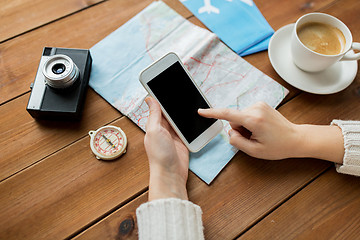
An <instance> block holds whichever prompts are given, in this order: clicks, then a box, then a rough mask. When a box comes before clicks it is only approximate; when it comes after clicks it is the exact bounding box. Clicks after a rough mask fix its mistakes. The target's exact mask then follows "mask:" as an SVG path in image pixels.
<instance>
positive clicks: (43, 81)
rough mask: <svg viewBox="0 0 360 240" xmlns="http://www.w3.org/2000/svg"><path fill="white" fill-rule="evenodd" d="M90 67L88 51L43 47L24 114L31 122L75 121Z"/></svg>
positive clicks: (78, 117) (87, 81)
mask: <svg viewBox="0 0 360 240" xmlns="http://www.w3.org/2000/svg"><path fill="white" fill-rule="evenodd" d="M91 64H92V58H91V55H90V51H89V50H86V49H70V48H54V47H45V48H44V50H43V53H42V57H41V59H40V64H39V68H38V71H37V73H36V77H35V81H34V82H33V83H32V84H31V94H30V98H29V102H28V105H27V107H26V110H27V111H28V112H29V113H30V115H31V116H32V117H34V118H41V119H53V120H79V119H80V118H81V113H82V109H83V105H84V100H85V96H86V90H87V86H88V84H89V78H90V72H91Z"/></svg>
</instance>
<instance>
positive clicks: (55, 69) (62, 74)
mask: <svg viewBox="0 0 360 240" xmlns="http://www.w3.org/2000/svg"><path fill="white" fill-rule="evenodd" d="M42 71H43V74H44V76H45V81H46V84H47V85H49V86H50V87H53V88H67V87H70V86H72V85H73V84H74V83H75V82H76V80H77V79H78V78H79V69H78V67H77V66H76V65H75V63H74V62H73V60H71V58H70V57H68V56H66V55H62V54H58V55H54V56H51V57H50V58H49V59H48V60H47V61H46V62H45V64H44V67H43V69H42Z"/></svg>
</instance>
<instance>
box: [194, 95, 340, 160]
mask: <svg viewBox="0 0 360 240" xmlns="http://www.w3.org/2000/svg"><path fill="white" fill-rule="evenodd" d="M199 114H200V115H201V116H204V117H208V118H217V119H224V120H227V121H229V122H230V125H231V127H232V129H231V130H230V132H229V134H230V144H232V145H234V146H235V147H237V148H238V149H240V150H241V151H243V152H245V153H247V154H248V155H251V156H253V157H256V158H263V159H269V160H276V159H284V158H292V157H313V158H320V159H324V160H329V161H333V162H338V163H341V162H342V158H343V155H344V145H343V138H342V133H341V130H340V129H339V128H338V127H337V126H318V125H297V124H293V123H291V122H290V121H288V120H287V119H286V118H285V117H284V116H282V115H281V114H280V113H279V112H278V111H276V110H275V109H273V108H272V107H270V106H269V105H267V104H266V103H263V102H259V103H257V104H255V105H253V106H251V107H249V108H247V109H244V110H242V111H238V110H232V109H199Z"/></svg>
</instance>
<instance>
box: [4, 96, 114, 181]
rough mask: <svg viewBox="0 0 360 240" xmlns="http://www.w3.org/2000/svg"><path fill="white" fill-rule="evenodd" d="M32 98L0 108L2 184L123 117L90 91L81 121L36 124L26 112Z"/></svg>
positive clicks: (39, 122)
mask: <svg viewBox="0 0 360 240" xmlns="http://www.w3.org/2000/svg"><path fill="white" fill-rule="evenodd" d="M29 95H30V94H25V95H24V96H21V97H19V98H17V99H15V100H13V101H11V102H8V103H7V104H5V105H3V106H1V107H0V116H1V118H0V146H1V149H2V150H1V151H0V181H1V180H3V179H4V178H6V177H8V176H10V175H12V174H14V173H16V172H18V171H20V170H21V169H23V168H26V167H27V166H29V165H31V164H33V163H35V162H37V161H39V160H40V159H42V158H44V157H46V156H48V155H49V154H51V153H53V152H55V151H57V150H59V149H61V148H63V147H65V146H66V145H68V144H71V143H72V142H74V141H76V140H78V139H80V138H82V137H84V136H86V135H87V133H88V132H89V131H90V130H95V129H97V128H98V127H101V126H103V125H104V124H106V123H109V122H111V121H113V120H114V119H116V118H119V117H121V114H120V112H118V111H117V110H116V109H114V108H112V107H111V106H110V105H109V104H108V103H107V102H105V100H103V99H102V98H101V97H99V96H98V95H97V94H96V93H95V92H94V91H93V90H90V89H89V90H88V95H87V97H86V100H85V105H84V112H83V117H82V119H81V121H79V122H70V123H69V122H54V121H36V120H35V119H33V118H32V117H31V116H30V114H29V113H28V112H27V111H26V110H25V108H26V105H27V102H28V99H29Z"/></svg>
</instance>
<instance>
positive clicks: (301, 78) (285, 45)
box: [268, 24, 358, 94]
mask: <svg viewBox="0 0 360 240" xmlns="http://www.w3.org/2000/svg"><path fill="white" fill-rule="evenodd" d="M293 29H294V24H289V25H286V26H284V27H282V28H280V29H279V30H277V31H276V32H275V33H274V35H273V36H272V37H271V39H270V43H269V50H268V54H269V58H270V62H271V65H272V66H273V68H274V69H275V71H276V72H277V73H278V74H279V75H280V77H282V78H283V79H284V80H285V81H286V82H288V83H289V84H291V85H292V86H294V87H296V88H299V89H301V90H303V91H306V92H309V93H315V94H331V93H336V92H340V91H341V90H343V89H345V88H346V87H347V86H349V85H350V84H351V82H352V81H353V80H354V79H355V76H356V73H357V69H358V64H357V61H339V62H337V63H335V64H334V65H332V66H331V67H329V68H327V69H326V70H324V71H322V72H317V73H310V72H305V71H302V70H300V69H299V68H298V67H296V65H295V64H294V63H293V61H292V57H291V50H290V39H291V33H292V30H293ZM352 52H353V51H352Z"/></svg>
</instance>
